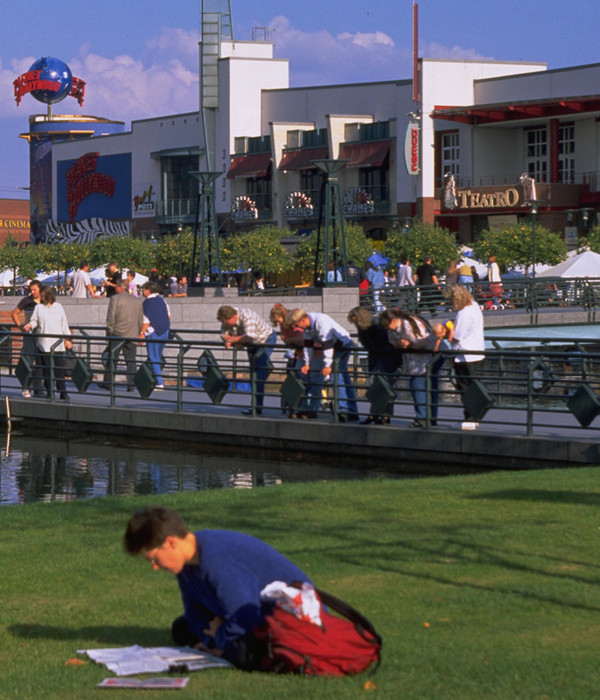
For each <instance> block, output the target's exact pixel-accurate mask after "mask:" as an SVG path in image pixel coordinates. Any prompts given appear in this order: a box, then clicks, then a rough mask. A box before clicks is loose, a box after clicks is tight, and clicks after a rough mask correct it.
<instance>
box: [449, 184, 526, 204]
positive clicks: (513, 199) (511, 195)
mask: <svg viewBox="0 0 600 700" xmlns="http://www.w3.org/2000/svg"><path fill="white" fill-rule="evenodd" d="M450 186H451V183H447V187H446V190H449V187H450ZM450 202H452V204H453V205H454V206H452V204H450ZM444 205H445V208H446V209H468V210H473V209H516V208H518V207H521V206H523V203H522V201H521V193H520V192H519V190H518V189H517V188H516V187H504V188H495V189H493V190H492V189H491V188H478V189H468V190H462V189H456V190H455V192H450V191H446V192H445V193H444Z"/></svg>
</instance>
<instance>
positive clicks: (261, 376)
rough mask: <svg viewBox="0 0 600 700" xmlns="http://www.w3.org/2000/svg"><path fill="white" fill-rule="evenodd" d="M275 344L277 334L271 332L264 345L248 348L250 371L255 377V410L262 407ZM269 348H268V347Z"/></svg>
mask: <svg viewBox="0 0 600 700" xmlns="http://www.w3.org/2000/svg"><path fill="white" fill-rule="evenodd" d="M276 342H277V333H275V331H273V333H271V335H270V336H269V337H268V339H267V342H266V344H265V345H252V346H251V347H249V348H248V360H249V361H250V371H251V372H253V373H254V376H255V377H256V379H255V381H256V402H255V404H254V405H255V406H256V408H261V409H262V407H263V403H264V400H265V382H266V381H267V377H268V376H269V358H270V357H271V353H272V352H273V346H274V345H275V343H276ZM269 346H270V347H269Z"/></svg>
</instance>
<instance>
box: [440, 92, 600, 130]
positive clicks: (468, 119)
mask: <svg viewBox="0 0 600 700" xmlns="http://www.w3.org/2000/svg"><path fill="white" fill-rule="evenodd" d="M599 111H600V96H599V95H591V96H590V95H588V96H585V97H565V98H560V99H548V100H537V101H531V100H527V101H526V102H498V103H494V104H482V105H471V106H470V107H468V106H455V107H449V106H441V105H436V106H435V107H434V109H433V112H432V113H431V115H430V116H431V117H432V118H433V119H446V120H447V121H454V122H459V123H462V124H495V123H502V122H511V121H518V120H520V119H531V118H535V119H551V118H553V117H564V116H569V115H574V114H590V113H592V112H599Z"/></svg>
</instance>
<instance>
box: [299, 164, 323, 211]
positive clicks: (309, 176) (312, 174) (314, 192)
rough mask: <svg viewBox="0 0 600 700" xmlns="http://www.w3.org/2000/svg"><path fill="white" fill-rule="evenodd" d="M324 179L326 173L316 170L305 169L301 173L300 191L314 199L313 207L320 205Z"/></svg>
mask: <svg viewBox="0 0 600 700" xmlns="http://www.w3.org/2000/svg"><path fill="white" fill-rule="evenodd" d="M324 177H325V173H323V172H322V171H321V170H317V169H316V168H304V169H303V170H301V171H300V191H301V192H304V194H307V195H308V196H309V197H312V200H313V205H316V204H318V199H319V195H320V192H321V183H322V182H323V178H324Z"/></svg>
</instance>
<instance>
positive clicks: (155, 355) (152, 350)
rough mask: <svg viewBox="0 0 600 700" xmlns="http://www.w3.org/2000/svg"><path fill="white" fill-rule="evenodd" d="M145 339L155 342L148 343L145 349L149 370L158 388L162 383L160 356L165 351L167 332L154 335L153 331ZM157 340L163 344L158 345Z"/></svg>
mask: <svg viewBox="0 0 600 700" xmlns="http://www.w3.org/2000/svg"><path fill="white" fill-rule="evenodd" d="M146 339H147V340H153V341H155V342H153V343H148V344H147V346H146V347H147V348H148V362H149V364H150V369H151V370H152V374H153V375H154V378H155V379H156V383H157V384H158V385H159V386H160V385H162V384H163V383H164V382H163V377H162V356H163V351H164V349H165V342H166V341H167V340H168V339H169V331H165V332H164V333H156V332H155V331H154V332H152V333H150V335H148V336H146ZM159 340H161V341H163V342H161V343H159V342H158V341H159Z"/></svg>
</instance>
